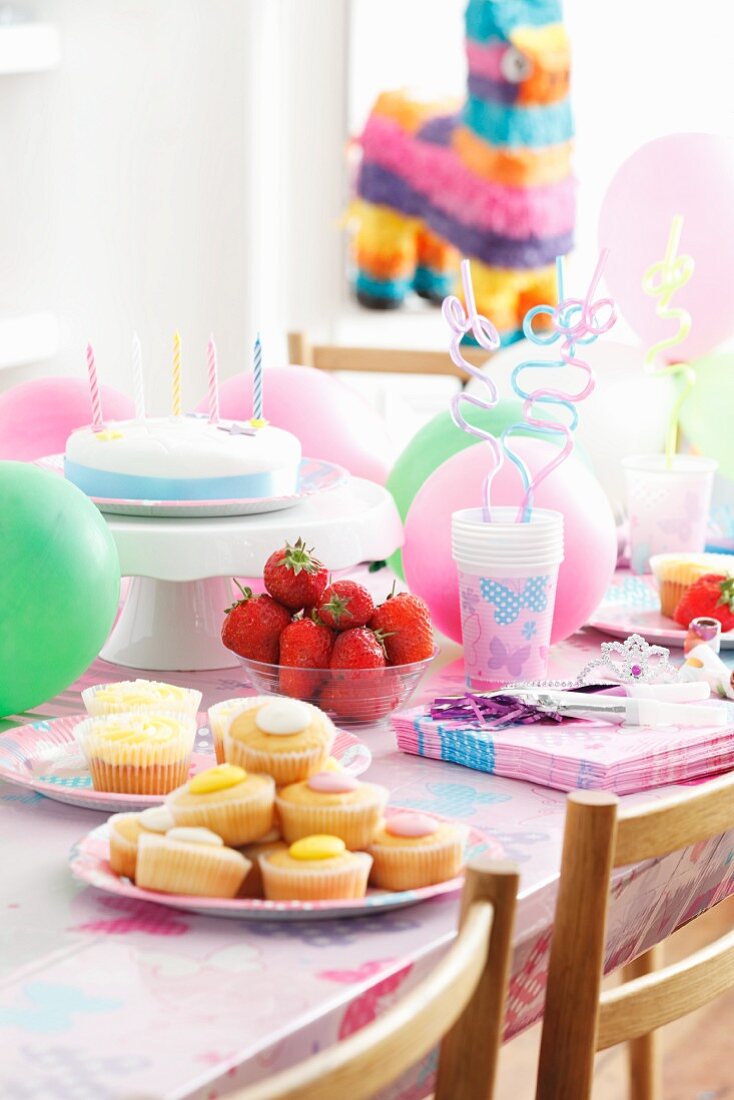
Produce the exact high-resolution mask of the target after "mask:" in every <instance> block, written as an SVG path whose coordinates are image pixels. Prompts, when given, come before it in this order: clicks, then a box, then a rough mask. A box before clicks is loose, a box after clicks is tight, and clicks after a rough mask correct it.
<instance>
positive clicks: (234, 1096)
mask: <svg viewBox="0 0 734 1100" xmlns="http://www.w3.org/2000/svg"><path fill="white" fill-rule="evenodd" d="M518 881H519V876H518V872H517V869H516V867H515V866H514V865H513V864H510V863H497V862H491V861H488V860H481V859H480V860H477V861H475V862H474V863H472V864H471V865H470V866H469V867H467V872H466V883H465V886H464V893H463V896H462V905H461V918H460V925H459V933H458V935H457V937H456V940H455V941H454V943H453V945H452V947H451V948H450V950H449V952H448V954H447V955H446V956H445V958H444V959H442V961H441V962H440V963H439V964H438V966H437V967H436V968H435V969H434V970H433V971H432V972H431V974H430V975H429V976H428V977H427V978H426V979H425V980H424V981H423V982H421V984H420V985H418V986H416V988H415V989H413V990H412V992H410V993H408V994H407V995H406V996H405V997H403V998H401V1000H400V1001H399V1002H398V1003H397V1004H396V1005H394V1006H393V1007H392V1008H391V1009H390V1010H389V1011H387V1012H386V1013H385V1014H384V1015H383V1016H381V1017H380V1018H379V1019H378V1020H376V1021H375V1022H374V1023H372V1024H369V1025H368V1026H367V1027H365V1028H363V1029H362V1030H361V1031H359V1032H357V1033H356V1034H355V1035H352V1036H350V1037H349V1038H348V1039H345V1040H344V1041H343V1042H340V1043H337V1044H336V1045H334V1046H333V1047H329V1048H328V1049H326V1050H323V1051H321V1052H320V1053H319V1054H316V1055H314V1057H312V1058H309V1059H307V1060H306V1061H305V1062H302V1063H300V1065H297V1066H294V1067H293V1068H292V1069H288V1070H285V1071H284V1072H283V1073H280V1074H278V1075H277V1076H275V1077H271V1078H270V1079H268V1080H266V1081H263V1082H262V1083H260V1084H256V1085H250V1086H248V1087H247V1088H245V1089H242V1090H240V1091H238V1092H235V1093H228V1094H227V1095H228V1097H229V1100H347V1098H348V1100H366V1098H367V1097H371V1096H373V1095H374V1094H375V1093H376V1092H378V1091H379V1090H380V1089H382V1088H384V1087H385V1086H386V1085H389V1084H391V1083H392V1082H393V1081H395V1080H397V1079H398V1078H399V1077H400V1075H401V1074H402V1073H404V1072H405V1071H406V1070H407V1069H409V1068H410V1067H411V1066H413V1065H415V1064H416V1063H417V1062H419V1061H420V1059H421V1058H422V1057H423V1056H424V1055H425V1054H427V1053H428V1052H429V1051H430V1050H431V1049H432V1048H433V1047H434V1046H435V1044H436V1043H437V1042H438V1041H439V1040H441V1039H443V1042H442V1044H441V1054H440V1059H439V1067H438V1078H437V1084H436V1091H435V1094H434V1098H435V1100H490V1098H491V1095H492V1090H493V1086H494V1077H495V1072H496V1065H497V1056H498V1051H499V1046H500V1043H501V1040H502V1025H503V1020H504V1007H505V995H506V991H507V980H508V976H509V968H510V958H511V946H512V928H513V922H514V914H515V899H516V896H517V886H518Z"/></svg>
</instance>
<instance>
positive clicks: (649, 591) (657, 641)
mask: <svg viewBox="0 0 734 1100" xmlns="http://www.w3.org/2000/svg"><path fill="white" fill-rule="evenodd" d="M586 625H587V626H590V627H593V629H594V630H599V631H601V632H602V634H610V635H611V636H612V637H613V638H628V637H629V635H630V634H641V635H642V637H643V638H644V639H645V640H646V641H647V642H650V643H652V644H654V645H665V646H674V647H675V646H680V647H681V648H682V646H683V642H684V640H685V636H686V632H685V630H684V629H683V627H681V626H678V624H677V623H676V622H674V621H673V619H669V618H668V617H667V616H666V615H663V614H662V612H661V611H660V599H659V596H658V592H657V589H656V588H655V582H654V581H653V578H652V577H651V576H640V577H636V576H634V574H632V573H630V574H629V575H627V576H624V577H622V578H621V579H619V578H618V579H617V581H616V582H615V583H614V584H613V585H612V586H611V588H609V589H607V592H606V595H605V596H604V599H603V601H602V603H601V604H600V605H599V607H598V608H597V609H596V611H595V612H594V614H593V615H592V616H591V618H590V619H589V621H588V623H587V624H586ZM721 648H722V649H734V631H730V632H729V633H728V634H722V635H721Z"/></svg>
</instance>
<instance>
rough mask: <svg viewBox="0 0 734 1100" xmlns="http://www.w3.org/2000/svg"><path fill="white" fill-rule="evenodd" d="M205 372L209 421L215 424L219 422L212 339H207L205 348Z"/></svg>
mask: <svg viewBox="0 0 734 1100" xmlns="http://www.w3.org/2000/svg"><path fill="white" fill-rule="evenodd" d="M206 372H207V382H208V393H209V421H210V422H211V423H212V424H216V423H217V421H218V420H219V377H218V366H217V345H216V344H215V343H214V337H213V336H210V337H209V343H208V344H207V346H206Z"/></svg>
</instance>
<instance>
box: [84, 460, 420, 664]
mask: <svg viewBox="0 0 734 1100" xmlns="http://www.w3.org/2000/svg"><path fill="white" fill-rule="evenodd" d="M105 519H106V520H107V523H108V526H109V528H110V531H111V533H112V536H113V538H114V540H115V543H116V544H117V550H118V553H119V555H120V567H121V572H122V574H123V576H126V577H131V578H132V580H131V582H130V587H129V590H128V595H127V599H126V600H125V604H124V606H123V609H122V612H121V613H120V617H119V619H118V620H117V623H116V624H115V626H114V628H113V630H112V633H111V634H110V636H109V638H108V639H107V642H106V643H105V646H104V648H103V650H102V652H101V654H100V656H101V657H103V658H104V660H106V661H111V662H113V663H114V664H118V665H125V666H126V667H129V668H139V669H146V670H148V669H162V670H163V669H168V670H178V671H187V670H193V669H210V668H231V667H234V666H236V664H237V659H236V657H234V656H233V654H232V653H230V652H229V650H227V649H225V648H224V646H223V645H222V643H221V640H220V632H221V629H222V621H223V612H224V609H225V608H226V607H228V606H229V604H230V603H232V584H231V580H230V578H231V577H261V576H262V570H263V566H264V564H265V561H266V560H267V558H268V556H269V555H270V554H271V553H272V552H273V551H274V550H278V549H279V548H280V547H282V546H283V543H284V542H285V540H286V539H288V541H290V542H292V541H293V540H294V539H296V538H298V537H299V536H302V537H303V538H304V539H305V540H306V541H307V542H308V544H309V546H314V547H315V548H316V551H317V553H318V555H319V557H320V558H321V559H322V560H323V561H325V562H326V563H327V564H328V565H329V567H330V568H331V569H333V570H334V571H337V570H341V569H350V568H352V567H353V566H355V565H358V564H359V563H360V562H363V561H379V560H381V559H383V558H386V557H388V556H389V555H390V554H392V553H393V551H394V550H396V549H397V548H398V547H399V546H401V545H402V541H403V534H402V525H401V523H400V517H399V516H398V512H397V508H396V507H395V502H394V501H393V498H392V497H391V495H390V494H389V493H388V492H387V490H386V489H383V488H382V487H381V486H380V485H375V484H374V483H373V482H371V481H365V480H363V479H362V478H352V479H351V480H350V481H349V482H348V483H347V484H346V485H343V486H341V487H339V488H337V489H332V490H331V491H329V492H324V493H320V494H317V495H315V496H312V497H309V498H307V499H306V500H304V501H303V503H302V504H298V505H297V506H296V507H294V508H290V509H288V510H287V511H282V512H269V513H264V514H260V515H254V516H227V517H223V518H218V519H158V518H155V519H154V518H144V517H139V516H116V515H105Z"/></svg>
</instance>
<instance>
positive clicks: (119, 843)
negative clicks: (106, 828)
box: [110, 814, 138, 882]
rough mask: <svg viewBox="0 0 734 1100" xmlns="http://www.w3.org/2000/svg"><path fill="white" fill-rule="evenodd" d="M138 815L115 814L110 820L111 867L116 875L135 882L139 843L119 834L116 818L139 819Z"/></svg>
mask: <svg viewBox="0 0 734 1100" xmlns="http://www.w3.org/2000/svg"><path fill="white" fill-rule="evenodd" d="M137 816H138V815H137V814H113V816H112V817H111V818H110V867H111V868H112V870H113V871H114V873H115V874H116V875H120V876H122V877H124V878H129V879H132V881H133V882H134V881H135V865H136V863H137V859H138V842H137V840H129V839H128V838H127V837H125V836H122V835H121V834H120V833H118V831H117V829H116V828H115V826H114V820H115V818H123V817H137Z"/></svg>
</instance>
